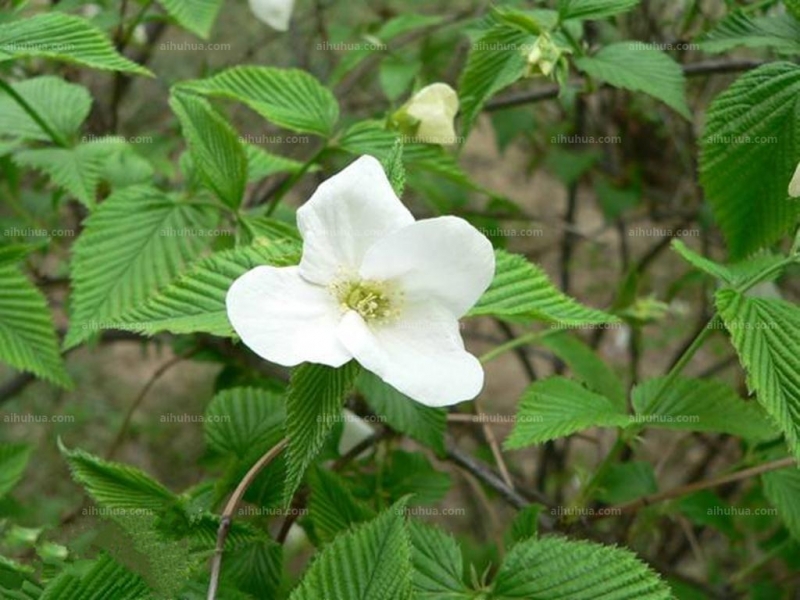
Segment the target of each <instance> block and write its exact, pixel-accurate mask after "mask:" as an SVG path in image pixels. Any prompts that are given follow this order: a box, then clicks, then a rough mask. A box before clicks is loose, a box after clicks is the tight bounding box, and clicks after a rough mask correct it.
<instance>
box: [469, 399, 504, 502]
mask: <svg viewBox="0 0 800 600" xmlns="http://www.w3.org/2000/svg"><path fill="white" fill-rule="evenodd" d="M473 404H474V406H475V416H476V417H478V418H479V419H481V418H482V417H483V416H484V413H483V411H481V408H480V404H479V403H478V399H477V398H476V399H475V401H474V402H473ZM481 431H483V437H484V438H486V443H487V444H489V448H491V450H492V456H494V462H495V463H497V468H498V469H499V470H500V476H501V477H502V478H503V482H505V484H506V485H507V486H508V488H509V489H511V490H512V491H513V490H514V482H513V481H512V480H511V473H509V471H508V466H507V465H506V461H505V459H504V458H503V452H502V450H500V444H498V443H497V436H495V434H494V431H492V428H491V427H489V424H488V423H487V422H486V421H481Z"/></svg>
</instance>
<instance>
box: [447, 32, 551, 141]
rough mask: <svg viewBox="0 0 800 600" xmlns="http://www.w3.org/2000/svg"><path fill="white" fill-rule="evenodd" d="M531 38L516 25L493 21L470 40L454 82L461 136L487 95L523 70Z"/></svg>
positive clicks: (490, 94)
mask: <svg viewBox="0 0 800 600" xmlns="http://www.w3.org/2000/svg"><path fill="white" fill-rule="evenodd" d="M535 40H536V37H535V36H532V35H531V34H529V33H525V32H523V31H520V30H519V29H517V28H514V27H508V26H506V25H496V26H494V27H493V28H492V29H490V30H489V31H488V32H486V34H484V35H483V36H482V37H481V38H480V39H478V40H477V41H475V42H474V43H473V44H472V46H471V48H470V52H469V56H468V57H467V64H466V65H465V66H464V70H463V71H462V73H461V79H460V80H459V83H458V97H459V100H460V101H461V117H462V130H463V133H464V136H467V135H469V131H470V129H471V128H472V125H473V124H474V122H475V119H477V118H478V114H479V113H480V111H481V109H482V108H483V105H484V104H486V102H487V101H488V100H489V98H491V97H492V96H493V95H494V94H496V93H497V92H499V91H500V90H502V89H503V88H506V87H508V86H509V85H511V84H512V83H514V82H515V81H517V80H518V79H520V78H521V77H522V76H523V75H524V74H525V72H526V70H527V68H528V66H527V64H528V63H527V57H526V54H527V52H525V48H526V47H528V48H530V47H532V45H533V43H534V42H535Z"/></svg>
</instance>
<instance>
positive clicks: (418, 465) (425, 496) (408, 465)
mask: <svg viewBox="0 0 800 600" xmlns="http://www.w3.org/2000/svg"><path fill="white" fill-rule="evenodd" d="M378 481H379V484H378V486H377V488H378V489H377V490H376V491H379V492H382V493H384V494H386V495H387V496H388V497H389V499H390V500H399V499H401V498H403V497H405V496H409V500H408V503H409V504H411V505H414V506H417V505H420V504H434V503H436V502H438V501H440V500H441V499H442V498H444V496H445V495H446V494H447V492H448V491H449V490H450V485H451V479H450V476H449V475H448V474H447V473H445V472H443V471H440V470H437V469H435V468H434V466H433V465H432V464H431V462H430V461H429V460H428V458H427V457H426V456H425V455H424V454H422V453H420V452H405V451H404V450H395V451H394V452H392V453H391V454H390V455H389V457H388V458H387V460H386V463H385V465H384V468H383V470H382V471H381V473H380V477H379V478H378Z"/></svg>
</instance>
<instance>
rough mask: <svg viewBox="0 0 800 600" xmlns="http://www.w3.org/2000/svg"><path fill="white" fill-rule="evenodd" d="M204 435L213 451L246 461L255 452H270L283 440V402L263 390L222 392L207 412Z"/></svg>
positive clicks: (234, 389) (277, 396)
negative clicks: (257, 450) (254, 450)
mask: <svg viewBox="0 0 800 600" xmlns="http://www.w3.org/2000/svg"><path fill="white" fill-rule="evenodd" d="M205 416H206V418H205V421H204V428H203V429H204V431H205V438H206V443H207V444H208V446H209V448H211V449H212V450H214V451H215V452H219V453H221V454H233V455H235V456H237V457H238V458H244V457H246V456H247V455H248V454H250V453H251V450H252V449H253V448H257V449H259V451H261V449H262V448H269V447H271V446H274V445H275V444H277V443H278V442H279V441H280V440H281V438H282V437H283V421H284V419H285V417H286V410H285V408H284V402H283V398H282V397H281V396H279V395H278V394H275V393H273V392H270V391H267V390H263V389H260V388H233V389H229V390H223V391H221V392H219V393H218V394H217V395H216V396H214V399H213V400H212V401H211V403H210V404H209V405H208V408H207V409H206V414H205Z"/></svg>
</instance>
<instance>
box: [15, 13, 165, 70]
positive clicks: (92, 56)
mask: <svg viewBox="0 0 800 600" xmlns="http://www.w3.org/2000/svg"><path fill="white" fill-rule="evenodd" d="M28 56H41V57H44V58H52V59H54V60H60V61H65V62H71V63H77V64H79V65H83V66H86V67H92V68H95V69H104V70H109V71H123V72H128V73H136V74H137V75H152V73H151V72H150V71H149V70H147V69H146V68H144V67H143V66H141V65H137V64H136V63H135V62H131V61H130V60H128V59H127V58H125V57H124V56H122V55H121V54H119V53H118V52H117V51H116V50H115V49H114V46H113V45H112V44H111V41H110V40H109V39H108V38H107V37H106V36H105V34H104V33H103V32H102V31H100V30H99V29H97V28H96V27H95V26H94V25H92V24H91V23H89V21H87V20H86V19H82V18H81V17H76V16H73V15H67V14H64V13H59V12H49V13H43V14H38V15H35V16H33V17H29V18H26V19H18V20H16V21H11V22H10V23H5V24H3V25H0V62H3V61H7V60H10V59H12V58H22V57H28Z"/></svg>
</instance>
